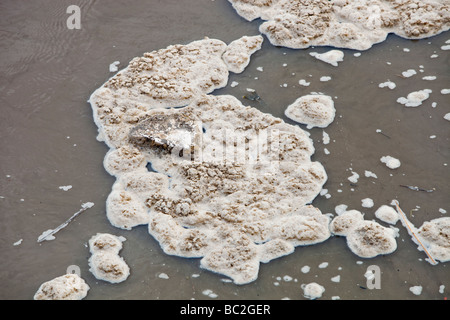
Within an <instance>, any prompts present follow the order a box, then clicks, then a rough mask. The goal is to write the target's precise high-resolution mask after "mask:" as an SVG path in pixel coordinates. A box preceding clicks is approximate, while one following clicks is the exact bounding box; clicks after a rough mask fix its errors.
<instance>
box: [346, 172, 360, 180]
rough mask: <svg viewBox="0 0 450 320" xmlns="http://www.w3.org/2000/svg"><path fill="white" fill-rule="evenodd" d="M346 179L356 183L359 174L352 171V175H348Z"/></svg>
mask: <svg viewBox="0 0 450 320" xmlns="http://www.w3.org/2000/svg"><path fill="white" fill-rule="evenodd" d="M347 179H348V181H350V182H352V183H357V182H358V179H359V174H358V173H356V172H353V171H352V175H351V176H350V177H348V178H347Z"/></svg>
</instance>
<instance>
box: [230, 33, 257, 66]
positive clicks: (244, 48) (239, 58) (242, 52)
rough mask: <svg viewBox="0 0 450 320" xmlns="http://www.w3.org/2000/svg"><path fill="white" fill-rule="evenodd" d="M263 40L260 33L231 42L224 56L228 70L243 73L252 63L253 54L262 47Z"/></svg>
mask: <svg viewBox="0 0 450 320" xmlns="http://www.w3.org/2000/svg"><path fill="white" fill-rule="evenodd" d="M263 40H264V39H263V37H262V36H260V35H258V36H253V37H248V36H244V37H242V38H240V39H237V40H234V41H233V42H231V43H230V44H229V45H228V47H227V49H226V50H225V52H224V54H223V56H222V59H223V60H224V62H225V64H226V65H227V66H228V70H230V71H232V72H234V73H242V72H243V71H244V70H245V68H246V67H247V66H248V64H249V63H250V57H251V55H252V54H254V53H255V52H256V51H258V50H260V49H261V46H262V43H263ZM260 71H262V69H261V70H260Z"/></svg>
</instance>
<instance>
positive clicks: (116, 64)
mask: <svg viewBox="0 0 450 320" xmlns="http://www.w3.org/2000/svg"><path fill="white" fill-rule="evenodd" d="M119 64H120V61H114V62H113V63H111V64H110V65H109V72H117V71H118V70H119Z"/></svg>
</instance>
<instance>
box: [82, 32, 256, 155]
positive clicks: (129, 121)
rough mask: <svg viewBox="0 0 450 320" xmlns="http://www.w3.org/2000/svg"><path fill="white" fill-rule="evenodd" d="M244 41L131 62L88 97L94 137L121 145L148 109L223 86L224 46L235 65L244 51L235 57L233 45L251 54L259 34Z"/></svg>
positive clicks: (173, 49)
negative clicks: (94, 129) (96, 135)
mask: <svg viewBox="0 0 450 320" xmlns="http://www.w3.org/2000/svg"><path fill="white" fill-rule="evenodd" d="M244 39H247V41H246V40H239V41H238V43H237V44H236V45H235V44H232V45H230V48H231V49H230V48H229V47H227V45H226V44H225V43H224V42H223V41H220V40H216V39H208V38H206V39H204V40H199V41H194V42H191V43H189V44H186V45H181V44H178V45H171V46H169V47H167V48H165V49H160V50H156V51H152V52H147V53H144V55H143V56H142V57H136V58H134V59H133V60H131V62H130V63H129V64H128V66H127V67H126V68H124V69H123V70H120V71H119V72H118V73H117V74H116V75H114V76H113V77H111V78H110V79H109V80H108V81H107V82H106V83H105V84H103V85H102V86H101V87H100V88H99V89H97V90H95V92H94V93H93V94H92V95H91V97H90V98H89V102H90V103H91V106H92V109H93V113H94V120H95V123H96V124H97V126H98V129H99V134H98V138H97V139H98V140H99V141H105V142H106V144H107V145H108V146H110V147H112V148H113V147H114V148H119V147H120V146H122V145H124V142H125V141H126V140H127V136H128V133H129V131H130V129H131V128H133V127H134V125H135V124H136V123H138V122H139V121H140V120H142V119H143V118H145V117H146V112H148V111H149V110H152V109H155V108H167V107H180V106H186V105H188V104H189V103H190V102H192V101H193V100H194V99H195V98H197V97H198V96H199V95H202V94H205V93H211V92H212V91H214V90H215V89H218V88H222V87H225V86H226V85H227V82H228V76H229V69H228V66H227V64H226V63H225V61H224V59H223V55H224V54H225V53H226V52H227V50H228V55H227V56H228V62H229V63H231V64H232V67H233V68H236V67H237V66H238V65H239V63H240V62H239V61H241V60H242V62H243V61H244V60H245V59H244V58H243V56H242V55H240V57H239V59H238V58H237V57H235V56H234V53H236V49H233V47H235V46H238V47H240V46H245V45H248V51H246V52H248V54H251V53H252V52H253V51H254V50H256V49H257V47H258V45H257V43H259V42H258V41H259V40H258V39H260V38H259V37H258V36H257V37H250V38H244ZM253 46H255V47H253ZM236 59H237V60H236Z"/></svg>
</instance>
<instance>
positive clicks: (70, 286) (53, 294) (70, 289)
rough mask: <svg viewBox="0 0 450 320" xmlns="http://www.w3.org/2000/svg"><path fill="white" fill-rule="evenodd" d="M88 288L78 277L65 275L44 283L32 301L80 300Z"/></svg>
mask: <svg viewBox="0 0 450 320" xmlns="http://www.w3.org/2000/svg"><path fill="white" fill-rule="evenodd" d="M88 291H89V286H88V285H87V284H86V282H85V281H84V280H83V279H82V278H80V276H79V275H77V274H75V273H73V274H71V273H70V274H65V275H63V276H60V277H57V278H55V279H53V280H50V281H47V282H44V283H43V284H41V286H40V287H39V289H38V291H37V292H36V293H35V295H34V300H82V299H84V298H85V297H86V295H87V293H88Z"/></svg>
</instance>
